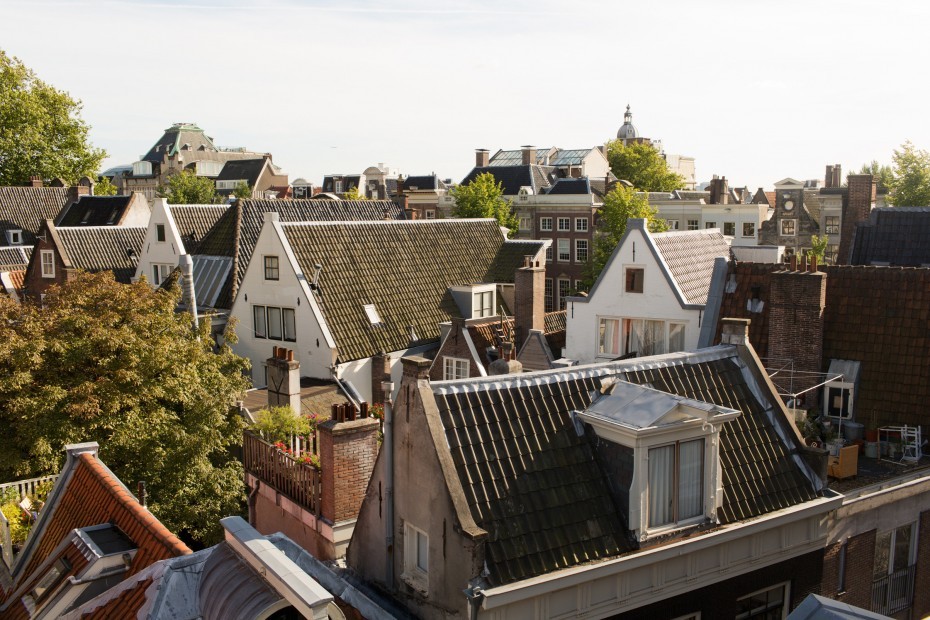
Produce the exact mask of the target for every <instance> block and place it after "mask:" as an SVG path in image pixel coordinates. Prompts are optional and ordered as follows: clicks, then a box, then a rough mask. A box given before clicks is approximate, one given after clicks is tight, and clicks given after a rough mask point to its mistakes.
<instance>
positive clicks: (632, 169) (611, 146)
mask: <svg viewBox="0 0 930 620" xmlns="http://www.w3.org/2000/svg"><path fill="white" fill-rule="evenodd" d="M607 161H608V162H609V163H610V170H611V171H612V172H613V173H614V176H616V177H617V178H618V179H621V180H623V181H629V182H630V183H631V184H632V185H633V187H634V188H636V189H637V190H639V191H641V192H670V191H672V190H676V189H681V188H682V187H683V186H684V183H685V179H684V177H683V176H681V175H680V174H678V173H676V172H673V171H672V170H670V169H669V167H668V164H667V163H666V162H665V159H664V158H663V157H662V155H661V154H660V153H659V151H657V150H656V149H655V147H654V146H652V145H651V144H645V143H640V144H627V145H624V144H623V141H622V140H610V141H609V142H607Z"/></svg>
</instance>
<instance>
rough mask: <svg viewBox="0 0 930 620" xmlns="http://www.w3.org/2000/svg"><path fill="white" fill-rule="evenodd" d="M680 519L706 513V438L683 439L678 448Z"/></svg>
mask: <svg viewBox="0 0 930 620" xmlns="http://www.w3.org/2000/svg"><path fill="white" fill-rule="evenodd" d="M678 459H679V460H678V520H679V521H682V520H684V519H690V518H691V517H696V516H698V515H701V514H703V513H704V501H703V498H704V440H703V439H698V440H695V441H683V442H681V444H680V445H679V449H678Z"/></svg>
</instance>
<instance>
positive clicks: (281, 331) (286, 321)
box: [252, 304, 297, 342]
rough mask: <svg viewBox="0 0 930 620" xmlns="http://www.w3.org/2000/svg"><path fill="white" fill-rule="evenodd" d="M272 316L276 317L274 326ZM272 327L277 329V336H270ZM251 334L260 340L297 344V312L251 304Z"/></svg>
mask: <svg viewBox="0 0 930 620" xmlns="http://www.w3.org/2000/svg"><path fill="white" fill-rule="evenodd" d="M273 315H277V323H276V324H275V323H273V319H272V316H273ZM259 316H261V319H259ZM273 327H276V328H277V335H272V333H271V332H272V328H273ZM252 333H253V335H254V337H255V338H260V339H262V340H277V341H279V342H297V311H296V310H295V309H294V308H282V307H281V306H266V305H264V304H252Z"/></svg>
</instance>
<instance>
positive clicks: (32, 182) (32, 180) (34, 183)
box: [29, 176, 42, 187]
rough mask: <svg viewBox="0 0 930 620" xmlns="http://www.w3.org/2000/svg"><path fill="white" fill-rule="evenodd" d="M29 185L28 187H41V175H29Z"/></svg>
mask: <svg viewBox="0 0 930 620" xmlns="http://www.w3.org/2000/svg"><path fill="white" fill-rule="evenodd" d="M29 186H30V187H42V177H40V176H31V177H29Z"/></svg>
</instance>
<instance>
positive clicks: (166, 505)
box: [0, 272, 248, 544]
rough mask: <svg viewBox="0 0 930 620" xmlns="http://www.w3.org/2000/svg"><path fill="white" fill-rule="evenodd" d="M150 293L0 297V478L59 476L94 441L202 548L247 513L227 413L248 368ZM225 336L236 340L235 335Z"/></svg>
mask: <svg viewBox="0 0 930 620" xmlns="http://www.w3.org/2000/svg"><path fill="white" fill-rule="evenodd" d="M179 298H180V289H179V287H178V286H177V284H176V283H173V285H172V286H171V287H170V288H169V289H167V290H165V289H160V290H152V289H151V287H150V286H149V285H148V284H147V283H146V282H144V281H142V282H139V283H136V284H132V285H123V284H118V283H116V282H115V281H114V280H113V277H112V275H111V274H109V273H106V272H105V273H100V274H85V273H81V274H79V275H78V276H77V278H76V279H75V280H74V281H73V282H70V283H68V284H66V285H65V286H63V287H60V288H58V287H53V288H52V289H50V291H49V293H48V294H47V295H46V297H45V300H44V305H43V306H42V307H40V306H38V305H35V304H31V303H24V304H22V305H19V304H17V303H15V302H13V301H10V300H9V299H8V298H5V297H0V428H3V429H4V430H3V434H2V439H0V476H2V479H3V480H13V479H16V478H23V477H32V476H39V475H45V474H50V473H57V472H58V470H59V468H60V466H61V463H62V460H63V448H64V446H65V445H66V444H68V443H75V442H83V441H96V442H98V443H99V444H100V456H101V459H102V460H103V462H104V463H106V464H107V466H108V467H109V468H110V469H111V470H112V471H113V472H114V473H115V474H116V475H117V476H118V477H119V478H120V479H121V480H122V481H123V482H124V483H125V484H126V485H127V486H129V487H130V488H132V487H133V485H135V484H136V483H137V482H138V481H140V480H144V481H145V482H146V484H147V488H148V492H149V497H150V502H149V508H150V510H151V511H152V512H153V513H154V514H155V515H156V516H157V517H158V518H159V519H160V520H161V521H162V522H163V523H164V524H165V525H166V526H167V527H168V528H169V529H171V530H172V531H175V532H177V533H179V534H182V533H183V534H185V535H186V536H188V537H190V538H193V539H195V540H199V541H201V542H203V543H206V544H209V543H212V542H215V541H216V540H217V539H218V537H219V536H220V534H221V528H220V526H219V519H220V518H222V517H225V516H228V515H230V514H238V513H240V512H241V509H242V501H243V487H242V466H241V464H240V463H239V462H238V461H237V460H236V459H235V458H234V457H232V456H231V454H232V452H231V451H232V450H233V449H234V448H236V447H237V446H240V445H241V440H242V437H241V429H242V427H243V426H242V421H241V420H240V418H239V415H238V413H236V412H234V411H233V409H232V407H233V403H234V402H235V400H236V399H237V397H238V395H239V394H241V393H242V391H244V390H245V389H246V387H247V381H246V379H244V378H243V371H244V370H245V369H246V368H247V367H248V362H247V361H246V360H244V359H242V358H240V357H238V356H236V355H234V354H233V353H232V351H231V350H230V349H229V347H228V346H226V345H225V344H224V345H221V346H219V347H218V349H216V350H215V343H214V341H213V339H212V338H211V336H210V327H209V324H208V322H207V321H204V322H202V323H201V324H200V327H199V329H196V330H195V329H194V328H193V324H192V319H191V317H190V315H189V314H187V313H178V312H176V311H175V308H176V306H177V303H178V300H179ZM230 336H232V334H230Z"/></svg>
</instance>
